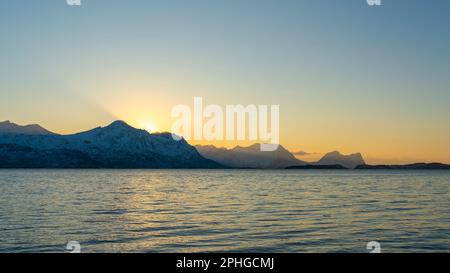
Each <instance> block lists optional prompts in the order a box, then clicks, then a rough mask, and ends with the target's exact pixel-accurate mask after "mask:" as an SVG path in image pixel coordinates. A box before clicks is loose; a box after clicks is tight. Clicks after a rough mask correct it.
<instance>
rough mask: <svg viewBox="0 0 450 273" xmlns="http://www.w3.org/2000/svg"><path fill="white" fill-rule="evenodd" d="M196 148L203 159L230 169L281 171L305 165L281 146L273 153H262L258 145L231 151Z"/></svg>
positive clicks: (211, 147)
mask: <svg viewBox="0 0 450 273" xmlns="http://www.w3.org/2000/svg"><path fill="white" fill-rule="evenodd" d="M196 148H197V150H198V151H199V152H200V154H201V155H202V156H204V157H205V158H208V159H211V160H214V161H216V162H218V163H220V164H222V165H225V166H229V167H232V168H254V169H283V168H286V167H289V166H294V165H304V164H306V163H305V162H303V161H301V160H298V159H297V158H295V156H293V155H292V154H291V153H290V152H289V151H288V150H286V149H285V148H284V147H283V146H281V145H280V146H279V147H278V149H277V150H276V151H273V152H262V151H261V145H260V144H254V145H252V146H249V147H240V146H236V147H235V148H233V149H226V148H217V147H215V146H212V145H209V146H196Z"/></svg>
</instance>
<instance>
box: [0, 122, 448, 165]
mask: <svg viewBox="0 0 450 273" xmlns="http://www.w3.org/2000/svg"><path fill="white" fill-rule="evenodd" d="M260 145H261V144H254V145H251V146H249V147H240V146H237V147H235V148H233V149H226V148H217V147H215V146H212V145H209V146H200V145H199V146H195V147H194V146H192V145H190V144H189V143H187V142H186V141H185V140H184V139H183V140H181V141H175V140H174V139H173V138H172V134H170V133H149V132H147V131H145V130H140V129H136V128H134V127H132V126H130V125H128V124H127V123H125V122H124V121H115V122H113V123H111V124H110V125H108V126H106V127H97V128H94V129H92V130H89V131H86V132H81V133H77V134H71V135H59V134H56V133H53V132H51V131H49V130H47V129H45V128H43V127H41V126H40V125H37V124H34V125H25V126H21V125H17V124H15V123H12V122H10V121H5V122H0V168H56V169H59V168H61V169H63V168H67V169H70V168H72V169H79V168H105V169H138V168H141V169H153V168H155V169H157V168H169V169H191V168H192V169H198V168H204V169H218V168H235V169H291V170H308V169H309V170H310V169H319V170H323V169H335V170H336V169H357V170H392V169H404V170H413V169H423V170H425V169H427V170H434V169H439V170H443V169H450V165H446V164H442V163H429V164H428V163H415V164H408V165H367V164H366V162H365V161H364V158H363V156H362V155H361V154H360V153H355V154H351V155H343V154H341V153H340V152H338V151H334V152H330V153H327V154H325V155H324V156H323V157H322V158H321V159H320V160H319V161H317V162H305V161H302V160H299V159H297V158H296V157H295V156H294V155H293V154H292V153H291V152H289V151H288V150H287V149H285V148H284V147H283V146H281V145H280V146H279V149H278V150H276V151H273V152H262V151H261V149H260Z"/></svg>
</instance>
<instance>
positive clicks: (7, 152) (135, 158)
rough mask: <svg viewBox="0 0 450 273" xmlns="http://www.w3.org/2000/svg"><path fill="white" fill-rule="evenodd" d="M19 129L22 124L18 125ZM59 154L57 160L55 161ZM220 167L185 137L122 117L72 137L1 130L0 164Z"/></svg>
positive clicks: (3, 166)
mask: <svg viewBox="0 0 450 273" xmlns="http://www.w3.org/2000/svg"><path fill="white" fill-rule="evenodd" d="M21 128H23V127H21ZM55 158H59V160H55ZM78 166H82V167H89V168H114V169H116V168H222V167H224V166H222V165H220V164H218V163H216V162H214V161H211V160H209V159H205V158H204V157H202V156H201V155H200V153H198V151H197V150H196V149H195V148H194V147H193V146H191V145H189V144H188V143H187V142H186V141H185V140H184V139H182V140H180V141H176V140H174V139H173V138H172V135H171V134H168V133H158V134H150V133H149V132H147V131H145V130H140V129H136V128H134V127H132V126H130V125H128V124H127V123H125V122H123V121H115V122H113V123H111V124H109V125H108V126H106V127H97V128H94V129H91V130H88V131H85V132H80V133H76V134H71V135H57V134H24V133H22V132H16V133H11V132H10V131H6V130H5V131H2V130H0V167H1V168H21V167H26V168H33V167H36V168H46V167H49V168H77V167H78Z"/></svg>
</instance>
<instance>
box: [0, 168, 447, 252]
mask: <svg viewBox="0 0 450 273" xmlns="http://www.w3.org/2000/svg"><path fill="white" fill-rule="evenodd" d="M69 242H72V243H73V242H77V243H79V246H80V249H79V250H80V251H81V252H87V253H90V252H108V253H109V252H113V253H115V252H132V253H135V252H139V253H140V252H146V253H147V252H157V253H161V252H162V253H172V252H177V253H180V252H181V253H184V252H229V253H236V252H263V253H272V252H282V253H306V252H315V253H328V252H356V253H366V252H369V251H370V250H369V249H368V243H369V242H375V243H377V244H378V245H379V247H380V249H379V250H380V251H381V252H388V253H391V252H450V171H438V170H424V171H412V170H387V171H385V170H0V252H68V251H69V250H68V243H69ZM372 244H373V243H372Z"/></svg>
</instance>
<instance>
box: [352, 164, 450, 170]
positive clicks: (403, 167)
mask: <svg viewBox="0 0 450 273" xmlns="http://www.w3.org/2000/svg"><path fill="white" fill-rule="evenodd" d="M356 169H358V170H450V165H446V164H442V163H414V164H407V165H360V166H357V167H356Z"/></svg>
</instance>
